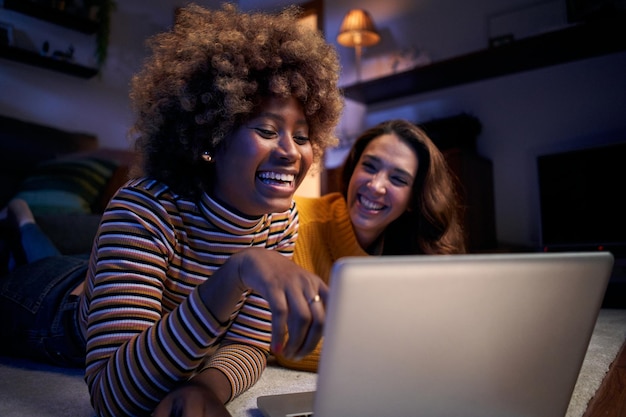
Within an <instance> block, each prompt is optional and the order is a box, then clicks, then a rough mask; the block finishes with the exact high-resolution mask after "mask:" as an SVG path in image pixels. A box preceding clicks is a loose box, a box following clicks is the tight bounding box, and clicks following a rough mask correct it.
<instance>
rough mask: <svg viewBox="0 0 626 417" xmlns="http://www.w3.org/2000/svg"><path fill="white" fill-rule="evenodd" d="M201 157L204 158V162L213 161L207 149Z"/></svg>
mask: <svg viewBox="0 0 626 417" xmlns="http://www.w3.org/2000/svg"><path fill="white" fill-rule="evenodd" d="M202 159H204V162H212V161H213V157H212V156H211V154H210V153H209V151H204V153H203V154H202Z"/></svg>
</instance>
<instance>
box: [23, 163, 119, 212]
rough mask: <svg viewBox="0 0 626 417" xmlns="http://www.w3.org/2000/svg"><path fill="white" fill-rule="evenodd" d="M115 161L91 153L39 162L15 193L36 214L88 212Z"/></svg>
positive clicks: (100, 193) (97, 199)
mask: <svg viewBox="0 0 626 417" xmlns="http://www.w3.org/2000/svg"><path fill="white" fill-rule="evenodd" d="M116 168H117V162H115V161H112V160H105V159H101V158H96V157H90V156H81V157H68V158H63V159H54V160H48V161H45V162H42V163H41V164H39V165H38V166H37V167H36V168H35V170H34V171H33V172H32V173H31V174H30V175H29V176H28V177H27V178H26V179H25V180H24V181H23V182H22V184H21V186H20V190H19V192H18V196H19V197H20V198H23V199H24V200H26V201H27V202H28V204H29V206H30V207H31V210H32V211H33V213H34V214H35V215H42V214H60V213H65V214H67V213H91V212H92V211H93V209H94V207H95V206H96V205H97V203H98V202H99V198H100V196H101V195H102V193H103V191H104V190H105V188H106V187H107V184H108V182H109V180H110V179H111V176H112V175H113V173H114V171H115V170H116Z"/></svg>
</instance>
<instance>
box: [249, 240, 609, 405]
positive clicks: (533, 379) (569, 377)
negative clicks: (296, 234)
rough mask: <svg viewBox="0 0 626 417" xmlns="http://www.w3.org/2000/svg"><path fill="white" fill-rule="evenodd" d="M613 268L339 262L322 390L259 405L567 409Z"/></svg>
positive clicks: (475, 260) (552, 256) (475, 259)
mask: <svg viewBox="0 0 626 417" xmlns="http://www.w3.org/2000/svg"><path fill="white" fill-rule="evenodd" d="M612 266H613V257H612V255H611V254H610V253H606V252H593V253H582V252H580V253H535V254H486V255H452V256H447V255H445V256H442V255H438V256H402V257H399V256H398V257H396V256H394V257H390V256H387V257H359V258H346V259H343V260H341V261H339V262H338V263H336V265H335V266H334V268H333V271H332V278H331V286H330V295H329V300H328V305H327V319H326V326H325V328H324V346H323V350H322V354H321V359H320V364H319V369H318V379H317V391H316V392H315V393H314V394H313V393H297V394H293V395H290V394H281V395H271V396H264V397H259V398H258V400H257V403H258V406H259V409H260V410H261V412H262V413H263V414H264V416H266V417H285V416H299V415H308V414H307V413H308V412H313V413H314V415H315V417H357V416H358V417H363V416H372V417H396V416H397V417H400V416H402V417H407V416H425V417H436V416H441V417H454V416H463V417H471V416H476V417H478V416H480V417H490V416H494V417H496V416H497V417H503V416H507V417H513V416H515V417H517V416H524V417H560V416H564V415H565V412H566V410H567V407H568V404H569V401H570V398H571V395H572V392H573V389H574V385H575V383H576V379H577V377H578V373H579V371H580V367H581V365H582V362H583V359H584V356H585V353H586V351H587V348H588V344H589V340H590V338H591V334H592V332H593V328H594V325H595V322H596V318H597V315H598V312H599V309H600V306H601V303H602V299H603V295H604V292H605V290H606V286H607V283H608V280H609V278H610V274H611V270H612ZM302 401H304V402H307V401H308V402H309V404H301V402H302ZM312 401H313V404H311V402H312ZM274 413H278V414H274Z"/></svg>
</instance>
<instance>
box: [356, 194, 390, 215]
mask: <svg viewBox="0 0 626 417" xmlns="http://www.w3.org/2000/svg"><path fill="white" fill-rule="evenodd" d="M359 203H361V205H362V206H363V207H365V208H366V209H368V210H376V211H379V210H382V209H384V208H385V207H386V206H385V205H384V204H380V203H376V202H374V201H372V200H370V199H368V198H367V197H364V196H363V195H359Z"/></svg>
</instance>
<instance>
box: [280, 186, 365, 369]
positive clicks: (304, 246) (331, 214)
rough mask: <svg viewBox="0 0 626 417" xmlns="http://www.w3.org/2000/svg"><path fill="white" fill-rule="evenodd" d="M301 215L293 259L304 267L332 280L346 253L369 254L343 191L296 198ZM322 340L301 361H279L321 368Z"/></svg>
mask: <svg viewBox="0 0 626 417" xmlns="http://www.w3.org/2000/svg"><path fill="white" fill-rule="evenodd" d="M295 200H296V206H297V207H298V213H299V216H300V225H299V229H298V230H299V231H298V239H297V241H296V248H295V251H294V254H293V260H294V261H295V262H296V263H297V264H298V265H300V266H301V267H303V268H305V269H307V270H309V271H312V272H315V273H316V274H317V275H319V276H320V278H322V279H323V280H324V281H325V282H326V283H329V279H330V270H331V268H332V266H333V263H334V262H335V261H336V260H337V259H339V258H342V257H345V256H367V252H365V251H364V250H363V249H362V248H361V246H359V243H358V242H357V240H356V236H355V234H354V229H353V228H352V223H351V222H350V216H349V214H348V208H347V206H346V201H345V199H344V198H343V196H342V195H341V194H340V193H331V194H327V195H324V196H322V197H318V198H308V197H296V198H295ZM321 346H322V342H320V343H319V344H318V345H317V347H316V348H315V350H314V351H313V352H312V353H311V354H309V355H308V356H306V357H305V358H304V359H302V360H300V361H292V360H288V359H286V358H283V357H281V356H277V358H276V359H277V362H278V363H279V364H280V365H282V366H285V367H287V368H292V369H298V370H304V371H312V372H315V371H317V364H318V361H319V354H320V351H321Z"/></svg>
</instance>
